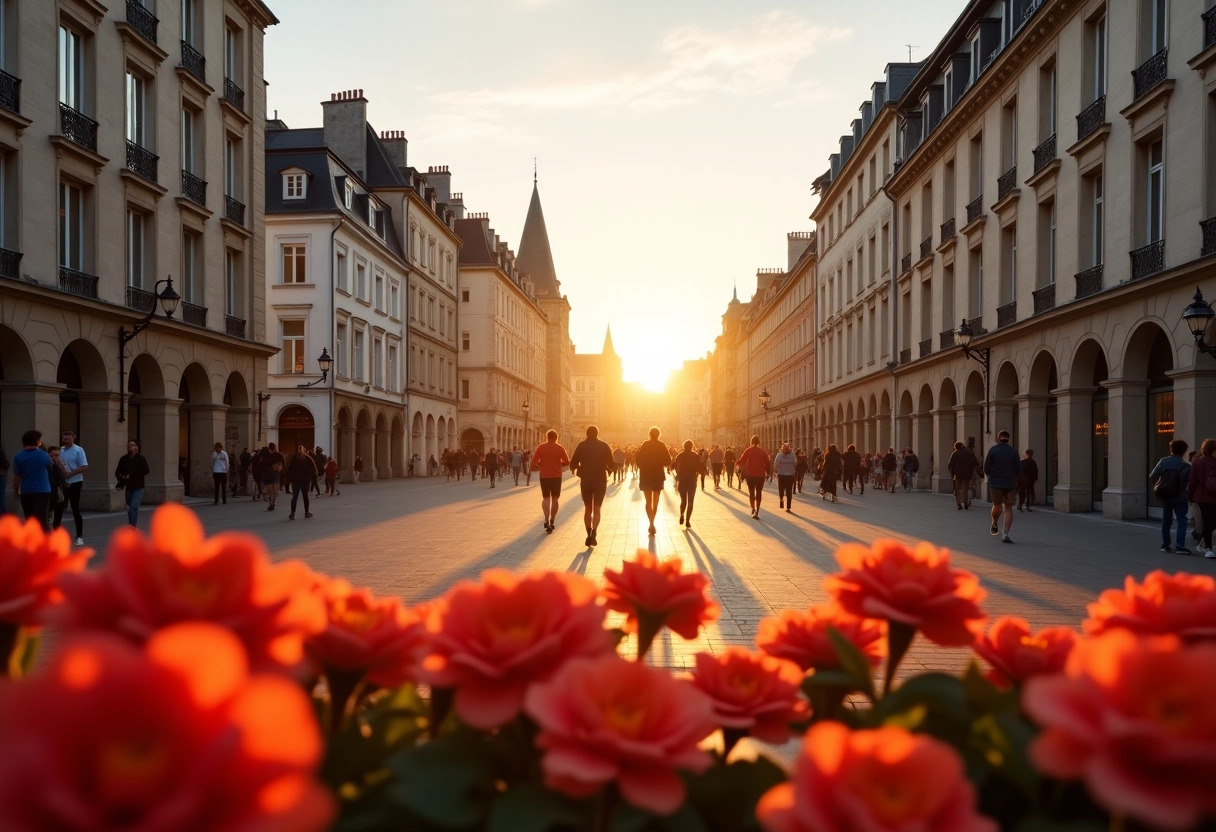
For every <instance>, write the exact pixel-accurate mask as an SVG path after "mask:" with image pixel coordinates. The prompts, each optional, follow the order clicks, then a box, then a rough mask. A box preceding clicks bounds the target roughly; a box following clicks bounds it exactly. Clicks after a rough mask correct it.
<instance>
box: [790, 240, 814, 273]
mask: <svg viewBox="0 0 1216 832" xmlns="http://www.w3.org/2000/svg"><path fill="white" fill-rule="evenodd" d="M785 242H786V262H787V263H788V264H789V265H788V266H786V270H787V271H791V272H792V271H793V270H794V266H795V265H797V263H798V261H799V260H801V259H802V255H803V254H805V253H806V250H807V249H808V248H810V247H811V244H812V243H814V242H815V232H814V231H791V232H790V233H789V234H786V235H785Z"/></svg>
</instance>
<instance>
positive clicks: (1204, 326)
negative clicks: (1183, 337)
mask: <svg viewBox="0 0 1216 832" xmlns="http://www.w3.org/2000/svg"><path fill="white" fill-rule="evenodd" d="M1214 317H1216V310H1213V309H1212V304H1210V303H1208V302H1207V301H1206V300H1204V299H1203V293H1202V292H1200V291H1199V287H1198V286H1196V287H1195V297H1194V299H1193V300H1191V303H1190V305H1189V306H1187V308H1186V311H1185V312H1183V313H1182V320H1184V321H1186V325H1187V326H1188V327H1190V330H1191V334H1192V335H1194V336H1195V349H1197V350H1199V351H1200V352H1205V353H1207V354H1208V355H1216V346H1213V345H1211V344H1209V343H1208V342H1207V341H1206V340H1204V335H1205V334H1206V333H1207V331H1208V324H1210V323H1211V322H1212V318H1214Z"/></svg>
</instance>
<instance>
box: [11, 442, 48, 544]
mask: <svg viewBox="0 0 1216 832" xmlns="http://www.w3.org/2000/svg"><path fill="white" fill-rule="evenodd" d="M21 445H22V448H21V450H20V451H18V452H17V453H16V454H15V455H14V456H13V463H12V471H13V496H15V497H16V498H17V501H18V502H20V503H21V513H22V515H23V516H24V517H25V519H26V521H29V519H30V518H34V519H36V520H37V521H38V524H39V525H40V526H42V530H43V531H47V532H49V531H50V530H51V529H50V525H49V524H48V523H47V509H48V508H49V507H50V503H51V474H50V470H51V455H50V454H48V453H47V452H46V451H44V450H43V449H42V432H41V431H37V430H27V431H26V432H25V433H23V434H22V435H21Z"/></svg>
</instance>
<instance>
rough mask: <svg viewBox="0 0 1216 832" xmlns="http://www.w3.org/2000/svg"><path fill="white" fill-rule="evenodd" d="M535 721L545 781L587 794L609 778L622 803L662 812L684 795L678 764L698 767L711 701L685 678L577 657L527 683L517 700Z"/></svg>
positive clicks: (709, 729) (705, 759)
mask: <svg viewBox="0 0 1216 832" xmlns="http://www.w3.org/2000/svg"><path fill="white" fill-rule="evenodd" d="M524 707H525V709H526V710H527V712H528V715H529V716H531V717H532V718H533V719H534V720H536V722H537V723H538V724H539V725H540V729H541V730H540V734H539V735H538V736H537V738H536V744H537V746H539V747H540V748H542V749H544V752H545V754H544V758H543V759H542V760H541V767H542V768H543V769H544V772H545V784H546V785H547V786H548V787H549V788H551V789H554V790H555V791H559V792H562V793H563V794H566V795H569V796H570V797H575V798H581V797H588V796H590V795H593V794H595V793H596V792H598V791H599V790H600V789H601V788H602V787H603V786H604V785H605V784H607V783H611V782H614V781H615V782H616V784H617V786H618V788H619V789H620V792H621V797H622V798H624V800H625V802H627V803H629V804H630V805H632V806H636V807H637V808H639V809H646V810H648V811H651V812H655V813H657V814H661V815H668V814H671V813H672V812H674V811H675V810H676V809H678V808H679V807H680V805H681V804H682V803H683V802H684V796H685V790H684V781H683V780H681V779H680V775H679V774H678V773H677V770H678V769H685V770H689V771H696V772H700V771H704V770H705V769H706V768H708V767H709V765H710V761H711V758H710V755H709V753H708V752H706V751H703V750H701V749H700V748H698V743H700V742H701V740H703V739H705V737H707V736H709V735H710V734H711V733H713V731H714V729H715V728H716V727H717V726H716V725H715V723H714V715H713V706H712V705H711V704H710V701H709V699H708V697H706V696H705V694H703V693H701V692H700V691H699V690H697V689H696V688H695V687H693V686H692V685H691V684H690V683H689V682H686V681H682V680H678V679H675V678H673V677H672V676H671V674H670V673H668V672H667V671H666V670H661V669H657V668H653V667H649V666H647V665H644V664H638V663H636V662H627V661H625V660H624V659H622V658H620V657H619V656H616V655H611V654H610V655H606V656H602V657H600V658H594V659H576V660H575V661H572V662H570V663H568V664H567V665H566V666H565V667H563V668H562V669H561V670H560V671H559V672H558V673H557V675H556V676H555V677H554V678H553V679H552V680H551V681H549V682H546V683H542V684H539V685H534V686H533V687H532V688H531V689H530V690H529V691H528V695H527V700H526V703H525V705H524Z"/></svg>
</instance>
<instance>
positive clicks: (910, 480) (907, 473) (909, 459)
mask: <svg viewBox="0 0 1216 832" xmlns="http://www.w3.org/2000/svg"><path fill="white" fill-rule="evenodd" d="M919 471H920V460H919V459H917V457H916V454H915V453H914V452H913V451H912V449H911V448H908V449H906V450H905V451H904V463H903V476H904V493H905V494H907V493H908V492H909V491H911V490H912V486H913V485H914V484H915V483H916V475H917V473H918V472H919Z"/></svg>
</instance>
